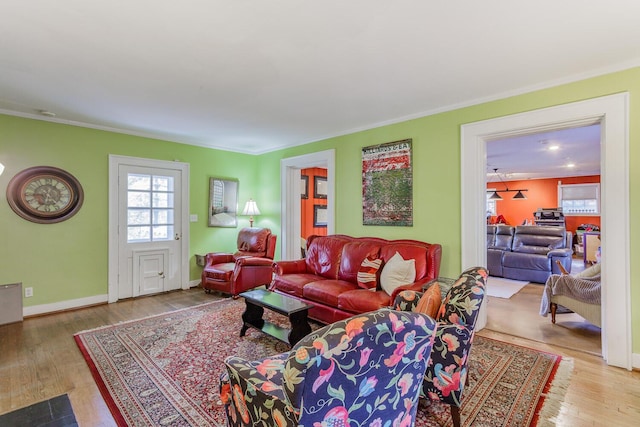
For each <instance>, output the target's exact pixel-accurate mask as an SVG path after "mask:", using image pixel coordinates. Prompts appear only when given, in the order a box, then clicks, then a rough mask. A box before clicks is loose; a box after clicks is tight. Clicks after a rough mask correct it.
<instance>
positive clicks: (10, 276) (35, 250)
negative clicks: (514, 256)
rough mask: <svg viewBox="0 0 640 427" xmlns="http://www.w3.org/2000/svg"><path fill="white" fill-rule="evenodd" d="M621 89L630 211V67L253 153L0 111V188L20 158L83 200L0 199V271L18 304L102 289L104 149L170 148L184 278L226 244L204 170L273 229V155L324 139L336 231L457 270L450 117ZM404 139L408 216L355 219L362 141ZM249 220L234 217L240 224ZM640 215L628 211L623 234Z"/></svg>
mask: <svg viewBox="0 0 640 427" xmlns="http://www.w3.org/2000/svg"><path fill="white" fill-rule="evenodd" d="M620 92H629V93H630V121H629V123H630V124H629V126H630V128H629V158H630V168H629V169H630V186H629V187H630V188H629V206H630V218H632V219H633V218H636V217H638V212H639V208H640V206H639V205H640V194H639V192H640V189H639V186H638V183H639V182H640V180H639V178H640V177H639V174H640V172H638V166H639V165H638V163H639V162H640V161H639V160H638V159H640V157H639V156H638V154H639V153H638V147H639V146H640V128H639V126H640V123H639V121H638V120H634V118H637V117H638V116H639V112H640V105H639V104H638V101H637V99H638V98H639V97H640V68H634V69H630V70H626V71H623V72H618V73H612V74H608V75H605V76H600V77H596V78H591V79H587V80H583V81H579V82H575V83H570V84H565V85H561V86H557V87H554V88H550V89H545V90H540V91H536V92H532V93H529V94H524V95H518V96H514V97H510V98H505V99H501V100H497V101H493V102H488V103H484V104H480V105H475V106H472V107H467V108H462V109H458V110H454V111H450V112H445V113H440V114H434V115H431V116H427V117H422V118H419V119H415V120H410V121H406V122H402V123H398V124H393V125H389V126H384V127H379V128H375V129H370V130H367V131H363V132H358V133H355V134H350V135H345V136H340V137H335V138H330V139H327V140H323V141H319V142H315V143H311V144H306V145H301V146H298V147H293V148H289V149H284V150H280V151H277V152H272V153H268V154H264V155H260V156H250V155H244V154H234V153H229V152H224V151H218V150H209V149H204V148H200V147H192V146H189V145H182V144H176V143H171V142H164V141H156V140H150V139H145V138H139V137H133V136H127V135H121V134H115V133H110V132H103V131H97V130H92V129H84V128H77V127H73V126H66V125H60V124H53V123H48V122H42V121H35V120H28V119H22V118H16V117H9V116H0V162H2V163H4V164H5V165H6V167H7V169H6V170H5V173H4V174H3V175H2V176H0V187H1V188H2V192H1V193H2V194H1V196H0V197H2V199H4V198H5V195H4V189H5V188H6V185H7V183H8V181H9V179H10V178H11V177H12V176H13V175H15V174H16V173H17V172H19V171H20V170H22V169H24V168H26V167H29V166H36V165H51V166H57V167H61V168H63V169H66V170H68V171H70V172H71V173H73V174H74V175H75V176H76V177H77V178H78V179H79V180H80V181H81V182H82V184H83V186H84V189H85V193H86V195H85V204H84V206H83V208H82V209H81V211H80V212H79V213H78V214H77V215H76V216H75V217H73V218H72V219H70V220H68V221H65V222H62V223H59V224H53V225H38V224H32V223H29V222H27V221H25V220H22V219H21V218H19V217H17V216H16V215H15V214H13V212H12V211H11V210H10V208H9V206H8V204H7V203H5V202H2V203H0V221H1V222H2V230H1V231H0V239H2V241H3V243H4V244H3V245H2V247H1V248H0V259H1V260H2V268H0V283H11V282H14V281H22V282H23V283H24V286H33V288H34V293H35V296H34V297H33V298H29V299H28V300H25V301H24V302H25V305H27V304H28V305H37V304H45V303H51V302H56V301H62V300H67V299H75V298H82V297H86V296H92V295H100V294H106V293H107V202H108V200H107V178H108V171H107V168H108V155H109V154H120V155H127V156H135V157H148V158H154V159H165V160H174V159H178V160H180V161H183V162H187V163H189V164H190V165H191V177H190V179H191V190H190V197H191V213H195V214H198V216H199V222H198V223H192V224H191V248H190V256H191V257H190V259H191V271H190V278H191V280H196V279H197V278H198V276H199V268H198V267H197V266H195V261H194V259H193V254H196V253H204V252H207V251H209V250H230V249H232V248H233V246H234V240H235V235H236V233H237V230H236V229H222V228H209V227H207V226H206V209H207V200H208V177H209V176H221V177H234V178H238V179H239V180H240V203H241V204H243V203H244V201H245V200H246V199H248V198H249V197H252V198H254V199H256V200H257V201H258V203H259V206H260V210H261V212H262V213H263V215H261V216H259V217H257V218H256V225H259V226H266V227H270V228H272V229H273V230H274V232H275V233H277V234H279V232H280V224H279V218H280V215H279V210H280V160H281V159H283V158H287V157H292V156H298V155H301V154H308V153H312V152H316V151H321V150H326V149H335V151H336V180H337V182H338V183H339V185H338V186H337V189H336V190H337V191H336V232H337V233H345V234H351V235H356V236H361V235H375V236H380V237H387V238H413V239H418V240H425V241H427V242H439V243H441V244H442V245H443V265H442V274H443V275H455V274H456V273H457V272H459V271H460V269H461V268H462V266H461V265H460V251H461V248H460V239H461V236H460V209H461V202H460V126H461V125H463V124H466V123H471V122H476V121H480V120H485V119H490V118H495V117H500V116H505V115H510V114H515V113H519V112H525V111H530V110H535V109H539V108H545V107H550V106H555V105H560V104H565V103H569V102H575V101H580V100H584V99H589V98H594V97H598V96H603V95H610V94H613V93H620ZM405 138H412V139H413V154H414V157H413V171H414V176H413V177H414V226H413V227H374V226H363V225H362V196H361V168H360V162H361V158H360V156H361V148H362V147H364V146H367V145H372V144H379V143H384V142H390V141H396V140H400V139H405ZM247 224H248V221H246V220H245V219H243V218H242V217H241V218H240V226H245V225H247ZM639 230H640V227H638V226H637V225H636V224H635V222H634V221H631V224H630V229H629V238H630V242H636V241H639V240H638V237H640V236H638V235H639V234H640V231H639ZM638 258H639V257H638V251H637V250H636V249H635V247H634V245H631V253H630V261H631V262H630V265H631V266H632V267H631V288H632V289H631V298H632V301H640V298H639V294H640V283H639V280H638V279H637V278H636V276H635V275H634V269H635V266H636V265H638V264H639V263H638V261H640V260H639V259H638ZM632 324H633V342H634V347H633V348H634V353H640V304H635V306H633V307H632Z"/></svg>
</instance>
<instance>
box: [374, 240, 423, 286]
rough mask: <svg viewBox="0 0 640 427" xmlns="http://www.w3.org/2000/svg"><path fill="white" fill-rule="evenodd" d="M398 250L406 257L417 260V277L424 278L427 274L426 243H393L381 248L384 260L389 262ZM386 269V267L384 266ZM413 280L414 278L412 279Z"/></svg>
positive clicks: (381, 255) (381, 256)
mask: <svg viewBox="0 0 640 427" xmlns="http://www.w3.org/2000/svg"><path fill="white" fill-rule="evenodd" d="M396 252H398V253H399V254H400V256H401V257H402V258H404V259H407V260H408V259H413V260H415V271H416V276H415V279H422V278H423V277H425V276H426V274H427V248H426V247H425V246H424V245H419V244H417V243H416V244H412V243H391V244H389V245H385V246H382V247H381V248H380V258H382V262H383V263H386V262H388V261H389V260H390V259H391V257H393V256H394V255H395V253H396ZM382 269H383V271H384V267H383V268H382ZM412 281H413V280H412Z"/></svg>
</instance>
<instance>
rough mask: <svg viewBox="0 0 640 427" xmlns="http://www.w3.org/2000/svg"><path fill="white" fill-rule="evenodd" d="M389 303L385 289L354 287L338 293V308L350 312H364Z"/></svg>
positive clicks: (386, 305)
mask: <svg viewBox="0 0 640 427" xmlns="http://www.w3.org/2000/svg"><path fill="white" fill-rule="evenodd" d="M390 304H391V301H390V299H389V295H387V293H386V292H385V291H375V292H371V290H367V289H354V290H351V291H347V292H343V293H341V294H340V295H338V308H339V309H341V310H344V311H349V312H351V313H366V312H368V311H374V310H378V309H381V308H383V307H388V306H389V305H390Z"/></svg>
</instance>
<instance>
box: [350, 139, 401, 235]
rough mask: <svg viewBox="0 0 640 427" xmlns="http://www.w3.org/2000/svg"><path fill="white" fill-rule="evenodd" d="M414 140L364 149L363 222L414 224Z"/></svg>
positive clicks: (373, 223)
mask: <svg viewBox="0 0 640 427" xmlns="http://www.w3.org/2000/svg"><path fill="white" fill-rule="evenodd" d="M411 142H412V140H411V139H404V140H401V141H395V142H388V143H385V144H379V145H371V146H369V147H363V148H362V224H363V225H389V226H409V227H411V226H413V170H412V151H411Z"/></svg>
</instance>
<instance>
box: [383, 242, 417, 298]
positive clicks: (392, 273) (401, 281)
mask: <svg viewBox="0 0 640 427" xmlns="http://www.w3.org/2000/svg"><path fill="white" fill-rule="evenodd" d="M415 279H416V261H415V259H408V260H405V259H404V258H402V255H400V253H399V252H396V254H395V255H394V256H392V257H391V258H390V259H389V261H387V262H386V263H385V265H384V267H383V268H382V272H381V273H380V286H381V287H382V290H384V291H385V292H386V293H387V294H389V295H391V294H392V293H393V291H394V290H395V289H396V288H397V287H398V286H402V285H407V284H409V283H413V281H414V280H415Z"/></svg>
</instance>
